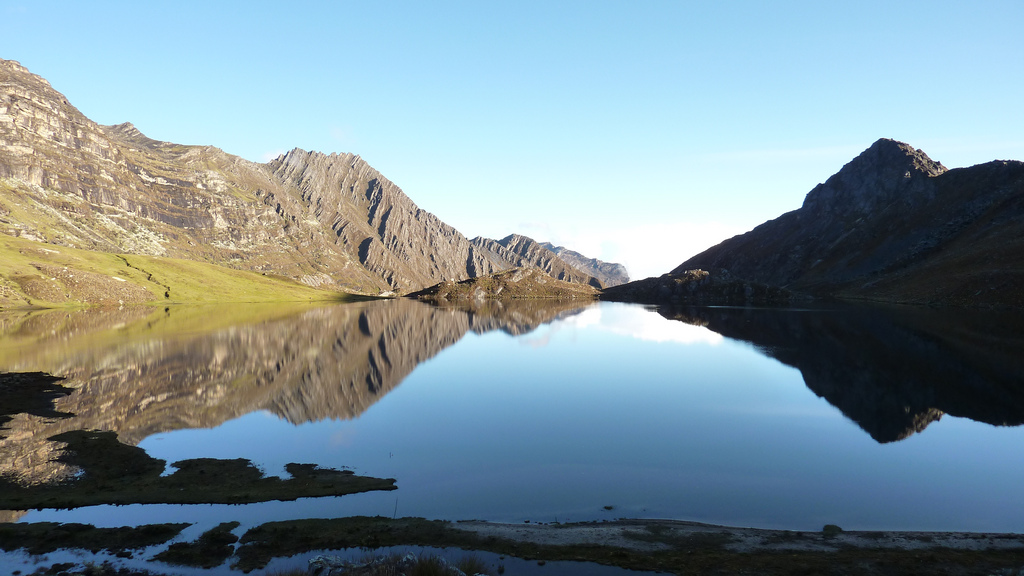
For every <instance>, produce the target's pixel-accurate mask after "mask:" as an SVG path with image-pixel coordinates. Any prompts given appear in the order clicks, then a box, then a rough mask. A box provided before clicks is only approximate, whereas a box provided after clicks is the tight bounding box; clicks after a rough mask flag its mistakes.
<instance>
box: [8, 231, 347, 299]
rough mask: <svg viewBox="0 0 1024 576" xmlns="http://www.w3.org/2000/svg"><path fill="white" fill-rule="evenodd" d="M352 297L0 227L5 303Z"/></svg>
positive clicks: (279, 279)
mask: <svg viewBox="0 0 1024 576" xmlns="http://www.w3.org/2000/svg"><path fill="white" fill-rule="evenodd" d="M348 297H349V295H348V294H345V293H342V292H335V291H328V290H319V289H316V288H311V287H309V286H305V285H303V284H300V283H298V282H295V281H293V280H290V279H288V278H284V277H280V276H271V275H267V276H265V275H262V274H256V273H253V272H246V271H241V270H234V269H231V268H225V267H222V266H216V265H214V264H208V263H205V262H195V261H190V260H180V259H176V258H161V257H155V256H138V255H124V254H109V253H106V252H92V251H88V250H79V249H76V248H68V247H66V246H56V245H52V244H43V243H40V242H33V241H30V240H25V239H22V238H15V237H13V236H7V235H3V234H0V309H4V308H56V307H76V306H123V305H127V304H184V303H214V302H299V301H331V300H344V299H346V298H348Z"/></svg>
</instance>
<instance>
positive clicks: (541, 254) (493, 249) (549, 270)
mask: <svg viewBox="0 0 1024 576" xmlns="http://www.w3.org/2000/svg"><path fill="white" fill-rule="evenodd" d="M470 242H471V243H472V244H473V245H474V246H476V247H477V248H478V249H479V250H480V251H482V252H486V253H488V254H490V255H491V256H492V257H493V258H494V259H496V260H499V261H502V262H507V263H509V264H510V265H511V266H512V267H514V268H539V269H540V270H542V271H543V272H544V273H545V274H547V275H548V276H551V277H552V278H554V279H555V280H562V281H564V282H572V283H578V284H589V285H590V286H593V287H594V288H602V287H603V286H602V284H601V281H600V280H598V279H597V278H594V277H593V276H591V275H589V274H586V273H584V272H582V271H580V269H578V268H576V267H574V266H572V265H571V264H569V263H568V262H566V261H565V260H563V259H562V258H560V257H559V256H558V255H557V254H555V253H554V252H552V251H551V250H549V249H548V248H546V247H544V245H543V244H541V243H539V242H537V241H536V240H534V239H533V238H528V237H526V236H521V235H519V234H509V235H508V236H506V237H504V238H502V239H501V240H491V239H490V238H482V237H479V236H478V237H476V238H473V240H471V241H470Z"/></svg>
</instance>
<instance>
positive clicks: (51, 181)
mask: <svg viewBox="0 0 1024 576" xmlns="http://www.w3.org/2000/svg"><path fill="white" fill-rule="evenodd" d="M0 233H4V234H8V235H11V236H18V237H22V238H26V239H30V240H37V241H42V242H48V243H51V244H56V245H64V246H70V247H75V248H83V249H87V250H95V251H105V252H114V253H124V254H145V255H152V256H163V257H174V258H183V259H187V260H199V261H203V262H209V263H214V264H218V265H221V266H228V267H231V268H236V269H240V270H250V271H255V272H261V273H266V274H280V275H283V276H287V277H289V278H293V279H296V280H299V281H301V282H302V283H304V284H307V285H310V286H317V287H324V288H331V289H336V290H338V289H340V290H345V291H351V292H362V293H374V294H375V293H378V292H381V291H390V290H395V291H411V290H415V289H419V288H424V287H426V286H430V285H433V284H436V283H438V282H441V281H443V280H463V279H467V278H472V277H476V276H484V275H487V274H491V273H494V272H498V271H501V270H506V269H509V268H512V267H515V266H520V265H522V264H521V263H520V262H521V261H522V262H526V261H529V262H536V264H535V265H537V266H540V267H542V268H545V271H546V272H548V273H549V274H551V275H553V276H554V277H556V278H560V279H562V280H566V281H570V282H584V283H586V282H592V281H593V279H592V278H591V277H590V276H589V275H587V274H584V273H582V272H580V271H578V270H575V269H573V268H572V267H571V266H569V265H567V264H565V263H564V262H563V261H562V260H560V259H558V258H557V257H556V256H554V255H553V254H551V255H550V257H547V256H546V255H542V256H538V252H539V251H540V250H543V249H539V248H529V247H523V246H512V247H511V248H510V250H511V251H512V252H509V253H507V254H505V253H503V254H501V255H497V254H496V253H495V250H494V249H490V248H484V247H482V246H480V245H478V244H473V243H470V241H469V240H468V239H467V238H466V237H464V236H463V235H462V234H460V233H459V232H458V231H457V230H455V229H454V228H452V227H451V226H449V225H447V224H445V223H444V222H442V221H441V220H440V219H439V218H437V217H436V216H434V215H433V214H431V213H429V212H426V211H424V210H422V209H420V208H419V207H418V206H416V204H415V203H413V201H412V200H411V199H410V198H409V197H408V196H406V195H405V194H404V193H403V192H402V190H401V189H400V188H399V187H398V186H396V185H395V184H394V183H392V182H391V181H389V180H388V179H387V178H385V177H384V176H382V175H381V174H380V173H379V172H377V171H376V170H374V169H373V168H372V167H371V166H370V165H369V164H367V163H366V162H365V161H364V160H363V159H362V158H360V157H359V156H356V155H353V154H331V155H326V154H321V153H317V152H307V151H304V150H299V149H295V150H292V151H291V152H288V153H287V154H284V155H282V156H280V157H278V158H277V159H275V160H273V161H271V162H269V163H267V164H257V163H254V162H249V161H246V160H244V159H242V158H239V157H237V156H232V155H230V154H227V153H225V152H223V151H222V150H219V149H217V148H214V147H212V146H184V145H179V144H172V143H169V142H160V141H157V140H153V139H151V138H148V137H146V136H145V135H144V134H142V133H141V132H140V131H139V130H138V129H136V128H135V127H134V126H133V125H131V124H129V123H125V124H120V125H116V126H100V125H97V124H96V123H95V122H92V121H91V120H89V119H88V118H86V117H85V116H84V115H83V114H82V113H81V112H79V111H78V110H77V109H76V108H75V107H74V106H72V105H71V104H69V103H68V101H67V99H65V97H64V96H63V95H62V94H60V93H59V92H57V91H56V90H54V89H53V88H52V87H51V86H50V84H49V83H48V82H47V81H46V80H44V79H42V78H40V77H39V76H36V75H34V74H31V73H30V72H29V71H28V70H26V69H25V68H24V67H22V66H21V65H19V64H18V63H17V62H14V61H11V60H0ZM516 250H519V253H516V255H512V253H513V252H515V251H516ZM544 252H547V251H546V250H544ZM513 260H514V261H515V262H513Z"/></svg>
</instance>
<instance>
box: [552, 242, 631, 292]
mask: <svg viewBox="0 0 1024 576" xmlns="http://www.w3.org/2000/svg"><path fill="white" fill-rule="evenodd" d="M540 245H541V246H543V247H544V248H547V249H548V250H551V251H552V252H554V253H555V255H556V256H558V257H559V258H561V259H562V260H564V261H565V262H566V263H567V264H569V265H570V266H573V267H575V268H576V269H577V270H582V271H583V272H586V273H587V274H590V275H591V276H593V277H594V278H597V279H598V280H599V281H600V282H601V284H602V285H603V286H605V287H610V286H618V285H620V284H625V283H626V282H629V272H628V271H626V267H625V266H623V265H622V264H617V263H615V262H603V261H601V260H598V259H597V258H589V257H587V256H584V255H583V254H580V253H579V252H576V251H575V250H570V249H568V248H566V247H565V246H555V245H554V244H552V243H551V242H541V243H540Z"/></svg>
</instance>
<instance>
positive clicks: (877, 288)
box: [673, 139, 1024, 307]
mask: <svg viewBox="0 0 1024 576" xmlns="http://www.w3.org/2000/svg"><path fill="white" fill-rule="evenodd" d="M692 268H703V269H706V270H711V271H713V272H714V271H719V270H723V269H724V270H727V271H728V274H729V275H731V276H732V277H733V278H738V279H742V280H748V281H754V282H759V283H763V284H769V285H773V286H780V287H785V288H788V289H791V290H795V291H802V292H808V293H812V294H819V295H838V296H846V297H857V298H873V299H880V300H890V301H908V302H938V303H948V304H958V305H972V304H973V305H1004V306H1014V307H1024V163H1021V162H1013V161H1007V162H990V163H988V164H982V165H978V166H973V167H970V168H961V169H955V170H946V169H945V168H944V167H943V166H942V165H941V164H939V163H937V162H934V161H932V160H931V159H930V158H928V156H927V155H925V154H924V152H922V151H920V150H915V149H913V148H912V147H910V146H908V145H907V144H903V143H900V142H895V141H893V140H887V139H882V140H879V141H877V142H875V143H874V144H873V145H872V146H871V147H870V148H868V149H867V150H866V151H865V152H863V153H862V154H861V155H860V156H858V157H857V158H855V159H854V160H853V161H851V162H850V163H849V164H847V165H846V166H844V167H843V169H842V170H840V171H839V172H838V173H837V174H835V175H834V176H832V177H831V178H829V179H828V181H826V182H825V183H824V184H819V185H818V186H817V187H815V188H814V189H813V190H811V192H810V193H808V195H807V197H806V199H805V201H804V204H803V206H802V207H801V208H800V209H798V210H794V211H793V212H789V213H786V214H783V215H782V216H780V217H779V218H776V219H775V220H771V221H769V222H765V223H764V224H762V225H760V226H758V227H757V228H754V229H753V230H752V231H750V232H747V233H746V234H742V235H740V236H736V237H734V238H731V239H729V240H726V241H725V242H722V243H721V244H719V245H718V246H715V247H713V248H711V249H709V250H707V251H705V252H703V253H701V254H698V255H696V256H694V257H693V258H690V259H689V260H687V261H686V262H684V263H682V264H681V265H680V266H679V267H677V268H676V269H675V270H673V273H678V272H682V271H684V270H687V269H692Z"/></svg>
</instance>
